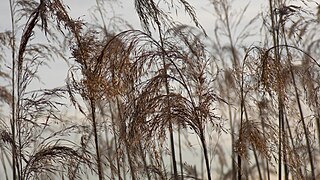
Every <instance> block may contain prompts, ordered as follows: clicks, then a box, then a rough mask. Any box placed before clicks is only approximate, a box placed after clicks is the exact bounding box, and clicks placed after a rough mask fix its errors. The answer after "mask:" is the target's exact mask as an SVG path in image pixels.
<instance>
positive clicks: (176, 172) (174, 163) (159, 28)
mask: <svg viewBox="0 0 320 180" xmlns="http://www.w3.org/2000/svg"><path fill="white" fill-rule="evenodd" d="M158 31H159V37H160V43H161V48H162V49H163V50H164V43H163V38H162V31H161V27H160V24H158ZM164 55H165V52H163V53H162V63H163V70H164V75H165V88H166V96H167V108H166V111H167V115H168V122H169V133H170V135H169V136H170V146H171V153H172V156H171V157H172V165H173V174H174V180H178V169H177V160H176V153H175V146H174V138H173V128H172V122H171V114H170V99H169V94H170V90H169V83H168V78H167V74H168V71H167V64H166V60H165V57H164Z"/></svg>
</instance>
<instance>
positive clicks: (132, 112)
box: [0, 0, 320, 180]
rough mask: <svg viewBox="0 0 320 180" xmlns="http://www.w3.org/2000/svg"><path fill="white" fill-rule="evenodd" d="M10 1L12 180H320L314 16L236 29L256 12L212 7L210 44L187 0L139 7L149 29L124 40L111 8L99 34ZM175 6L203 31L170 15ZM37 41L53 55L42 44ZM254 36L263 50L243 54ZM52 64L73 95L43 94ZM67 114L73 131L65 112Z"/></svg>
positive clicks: (3, 125) (276, 5) (6, 118)
mask: <svg viewBox="0 0 320 180" xmlns="http://www.w3.org/2000/svg"><path fill="white" fill-rule="evenodd" d="M9 2H10V10H11V20H12V27H11V30H10V31H7V32H3V33H1V34H0V42H1V48H2V49H3V51H4V52H10V54H11V60H10V61H11V62H10V61H8V60H6V58H7V57H6V56H3V55H2V54H0V58H1V60H3V61H1V64H2V62H5V63H7V64H10V68H9V71H8V70H6V69H5V68H3V66H2V65H1V66H0V77H1V78H3V82H7V83H8V85H6V84H4V85H2V84H1V85H0V101H1V103H2V107H3V109H4V110H3V111H0V113H2V114H1V117H0V154H1V163H2V167H3V168H0V170H1V171H2V172H4V176H3V178H6V179H19V180H20V179H21V180H24V179H66V178H67V179H91V178H93V177H96V178H98V179H99V180H103V179H149V180H151V179H175V180H178V179H208V180H210V179H257V178H258V179H273V178H278V179H316V178H317V177H319V169H317V166H316V163H317V162H319V160H318V157H319V155H318V152H319V147H320V119H319V115H320V114H319V112H320V111H319V103H318V101H319V99H318V95H317V94H318V86H319V82H318V81H319V80H318V79H319V78H318V77H319V75H318V72H319V68H320V65H319V63H318V60H317V58H319V54H317V53H318V52H319V50H318V49H319V40H318V35H317V34H316V31H317V29H316V28H317V27H318V26H319V14H318V16H317V15H312V13H311V12H310V11H308V10H306V8H307V7H308V6H309V5H311V3H305V2H304V1H301V2H304V3H305V5H304V6H303V7H300V6H298V5H294V4H290V2H286V1H282V0H274V1H272V0H270V1H269V3H268V4H266V6H267V7H268V8H269V10H268V11H265V12H262V13H261V14H259V15H257V16H256V17H254V18H252V19H250V20H249V21H248V22H247V23H248V24H247V25H245V26H244V28H243V29H241V31H239V29H240V28H241V26H243V20H244V16H245V13H246V10H247V8H248V7H249V4H248V5H247V6H245V7H244V9H243V10H241V11H239V12H237V11H234V10H233V8H232V3H233V1H222V0H221V1H220V0H210V1H209V2H210V3H212V5H213V7H214V8H213V9H214V10H213V14H214V15H215V16H216V23H215V24H214V26H215V30H214V32H213V35H212V34H210V33H208V34H207V33H206V32H205V31H204V29H203V27H202V26H201V25H200V23H199V22H198V19H197V16H196V11H195V9H194V8H193V6H192V5H191V4H190V3H189V2H188V1H185V0H178V1H177V2H173V1H168V2H167V1H166V0H162V1H159V2H155V1H153V0H148V1H147V0H135V1H134V2H135V9H136V12H137V14H138V16H139V18H140V22H141V25H142V29H143V30H135V29H129V30H120V31H119V28H118V27H120V26H122V25H119V26H118V25H117V24H112V25H111V26H109V25H107V23H108V22H106V18H105V16H106V14H105V12H106V10H105V9H104V8H105V7H104V5H105V4H104V3H105V2H104V1H102V0H97V1H96V10H97V11H96V12H98V14H99V15H98V16H95V18H96V20H98V19H101V21H102V25H97V24H95V25H92V24H89V23H86V22H84V21H79V20H74V19H73V18H72V17H70V16H69V14H68V8H67V7H66V6H65V5H64V4H63V2H62V1H60V0H40V1H39V2H38V1H34V0H32V1H28V0H15V1H14V0H9ZM315 4H316V3H315ZM179 7H183V9H184V11H185V12H186V13H187V15H188V16H189V17H190V18H191V20H192V21H193V23H194V25H195V27H192V26H189V25H183V24H180V23H178V22H175V21H174V20H173V19H172V17H171V16H169V15H168V14H166V13H165V11H166V10H165V9H166V8H167V9H169V10H177V9H178V8H179ZM71 9H72V7H71ZM259 22H262V27H261V28H260V31H259V32H255V31H254V30H255V29H254V28H255V27H257V24H258V23H259ZM124 26H125V27H130V26H127V25H124ZM109 27H113V28H110V29H108V28H109ZM307 32H308V33H307ZM259 33H260V34H259ZM42 34H43V35H44V36H45V37H46V40H47V41H49V42H50V43H47V42H41V43H37V42H36V41H34V39H35V38H37V36H38V35H42ZM20 35H21V38H18V37H19V36H20ZM208 35H209V36H210V37H212V41H211V45H208V44H207V41H206V39H207V38H208ZM211 35H212V36H211ZM252 37H254V38H256V37H260V38H261V41H262V43H259V46H258V45H254V46H253V45H252V46H250V47H248V46H246V45H245V43H247V42H248V41H249V42H250V40H251V38H252ZM250 44H255V42H253V43H250ZM211 46H212V49H211V50H210V48H209V47H211ZM69 47H70V48H69ZM68 53H69V54H70V55H67V54H68ZM68 56H71V58H68ZM56 59H59V60H65V61H67V63H66V65H69V71H68V72H66V74H67V78H66V84H65V85H63V86H61V87H57V88H54V89H36V90H34V87H32V86H31V83H33V82H34V81H35V80H37V79H41V77H38V69H39V68H42V66H43V65H46V64H49V61H52V60H56ZM56 61H57V60H56ZM68 102H71V104H72V106H73V107H74V108H75V110H76V112H77V113H78V115H77V116H76V117H74V119H70V118H68V117H69V116H70V115H69V114H64V113H62V110H63V109H64V108H66V107H68V104H69V103H68ZM68 108H69V107H68ZM81 118H82V119H81ZM225 122H228V123H225ZM190 134H194V135H195V137H196V140H198V145H199V146H198V147H199V148H198V149H195V151H198V152H200V153H199V154H200V155H199V156H195V157H194V158H199V162H198V163H194V164H190V163H189V162H187V158H185V154H187V153H190V152H187V151H189V150H191V151H194V149H193V148H192V146H191V145H190V144H194V143H196V142H190V141H189V139H188V136H189V135H190ZM220 137H227V139H230V144H228V143H225V142H229V141H225V142H223V141H219V139H220ZM184 144H185V145H184ZM191 163H193V162H191ZM199 166H200V168H199ZM0 177H1V178H2V176H0Z"/></svg>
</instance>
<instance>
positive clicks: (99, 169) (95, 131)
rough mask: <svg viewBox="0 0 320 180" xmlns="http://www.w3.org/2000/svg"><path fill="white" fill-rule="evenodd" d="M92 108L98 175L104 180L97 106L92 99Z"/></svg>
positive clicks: (100, 179)
mask: <svg viewBox="0 0 320 180" xmlns="http://www.w3.org/2000/svg"><path fill="white" fill-rule="evenodd" d="M90 106H91V118H92V126H93V133H94V143H95V148H96V158H97V167H98V175H99V180H103V171H102V167H101V158H100V152H99V137H98V130H97V122H96V121H97V120H96V104H95V100H93V99H92V98H91V99H90Z"/></svg>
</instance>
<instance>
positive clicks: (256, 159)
mask: <svg viewBox="0 0 320 180" xmlns="http://www.w3.org/2000/svg"><path fill="white" fill-rule="evenodd" d="M243 108H244V114H245V118H246V121H247V122H248V120H249V117H248V113H247V108H246V106H245V104H243ZM252 148H253V154H254V159H255V161H256V166H257V168H258V173H259V178H260V180H262V179H263V178H262V173H261V169H260V165H259V160H258V156H257V152H256V148H255V146H254V145H252Z"/></svg>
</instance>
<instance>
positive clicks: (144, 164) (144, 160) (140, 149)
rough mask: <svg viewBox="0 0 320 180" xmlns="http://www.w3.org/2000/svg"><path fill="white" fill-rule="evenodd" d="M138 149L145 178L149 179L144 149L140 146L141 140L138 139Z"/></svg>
mask: <svg viewBox="0 0 320 180" xmlns="http://www.w3.org/2000/svg"><path fill="white" fill-rule="evenodd" d="M139 151H140V156H141V158H142V162H143V168H144V172H145V173H146V175H147V179H148V180H151V177H150V173H149V171H148V164H147V161H146V157H145V154H144V149H143V148H142V142H141V141H139Z"/></svg>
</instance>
